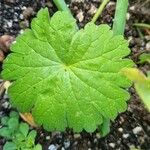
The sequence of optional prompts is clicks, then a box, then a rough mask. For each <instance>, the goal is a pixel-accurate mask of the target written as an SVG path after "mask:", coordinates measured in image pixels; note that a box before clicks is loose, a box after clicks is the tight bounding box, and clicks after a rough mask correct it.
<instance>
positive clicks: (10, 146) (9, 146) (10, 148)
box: [3, 142, 17, 150]
mask: <svg viewBox="0 0 150 150" xmlns="http://www.w3.org/2000/svg"><path fill="white" fill-rule="evenodd" d="M3 150H17V147H16V145H15V144H14V143H13V142H6V144H5V145H4V147H3Z"/></svg>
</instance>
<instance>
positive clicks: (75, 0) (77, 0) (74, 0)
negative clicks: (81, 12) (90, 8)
mask: <svg viewBox="0 0 150 150" xmlns="http://www.w3.org/2000/svg"><path fill="white" fill-rule="evenodd" d="M84 1H85V0H72V2H77V3H81V2H82V3H83V2H84Z"/></svg>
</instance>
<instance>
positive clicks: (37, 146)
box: [32, 144, 42, 150]
mask: <svg viewBox="0 0 150 150" xmlns="http://www.w3.org/2000/svg"><path fill="white" fill-rule="evenodd" d="M32 150H42V146H41V145H40V144H37V145H36V146H35V147H34V148H33V149H32Z"/></svg>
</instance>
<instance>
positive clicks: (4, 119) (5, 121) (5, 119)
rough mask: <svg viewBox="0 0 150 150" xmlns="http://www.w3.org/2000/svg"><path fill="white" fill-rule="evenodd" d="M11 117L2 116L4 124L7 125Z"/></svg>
mask: <svg viewBox="0 0 150 150" xmlns="http://www.w3.org/2000/svg"><path fill="white" fill-rule="evenodd" d="M8 120H9V118H8V117H2V119H1V124H2V125H7V123H8Z"/></svg>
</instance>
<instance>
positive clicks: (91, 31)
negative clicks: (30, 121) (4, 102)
mask: <svg viewBox="0 0 150 150" xmlns="http://www.w3.org/2000/svg"><path fill="white" fill-rule="evenodd" d="M11 50H12V52H13V53H11V54H10V55H9V56H8V57H7V58H6V60H5V62H4V65H3V72H2V75H3V77H4V79H7V80H13V81H14V82H13V84H12V85H11V87H10V88H9V91H8V92H9V96H10V99H11V103H12V105H13V106H15V107H17V108H18V109H19V111H21V112H32V114H33V117H34V119H35V122H36V123H37V124H38V125H42V126H43V127H44V128H45V129H47V130H50V131H53V130H60V131H64V130H65V128H66V127H70V128H73V129H74V131H76V132H80V131H82V130H83V129H85V130H86V131H88V132H93V131H94V130H95V129H96V128H97V127H98V126H99V125H100V124H102V123H103V117H104V118H108V119H112V120H113V119H114V118H115V117H116V116H117V114H118V113H119V112H123V111H125V110H126V101H127V100H128V99H129V97H130V96H129V94H128V92H127V91H126V90H125V88H128V87H129V86H130V85H131V82H130V81H129V80H128V79H127V78H126V77H124V76H123V75H122V74H121V73H120V70H121V69H122V68H124V67H131V66H133V62H132V61H131V60H129V59H126V58H125V57H126V56H127V55H128V54H129V53H130V50H129V48H128V42H127V41H126V40H124V38H123V37H122V36H113V34H112V31H111V30H110V27H109V26H107V25H100V26H97V25H95V24H93V23H88V24H87V25H86V26H85V28H84V29H81V30H78V29H77V27H76V23H75V20H74V19H73V18H72V17H71V16H70V14H68V12H64V11H62V12H60V11H58V12H56V13H55V14H54V16H53V17H51V18H50V17H49V14H48V10H47V9H42V10H41V11H40V12H39V13H38V15H37V18H35V19H34V20H33V21H32V23H31V29H28V30H26V31H25V32H24V34H23V35H21V36H19V37H18V38H17V40H16V43H15V44H13V45H12V47H11Z"/></svg>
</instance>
